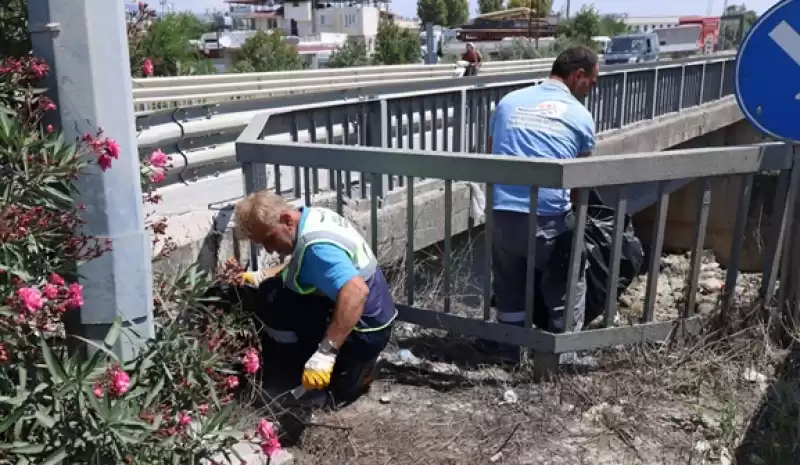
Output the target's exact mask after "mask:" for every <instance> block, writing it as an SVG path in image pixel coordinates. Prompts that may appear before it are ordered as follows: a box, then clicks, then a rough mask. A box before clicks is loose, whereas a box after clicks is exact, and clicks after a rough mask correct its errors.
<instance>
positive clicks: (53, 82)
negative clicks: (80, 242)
mask: <svg viewBox="0 0 800 465" xmlns="http://www.w3.org/2000/svg"><path fill="white" fill-rule="evenodd" d="M28 13H29V15H30V26H29V28H30V30H31V35H32V38H33V52H34V54H35V55H36V56H38V57H40V58H43V59H45V60H47V62H48V63H49V64H50V67H51V74H50V78H49V81H48V82H47V83H46V85H47V86H48V88H49V89H50V92H51V94H50V95H51V98H53V100H54V101H55V102H56V104H57V105H58V119H59V123H60V128H61V129H62V130H63V132H64V137H65V139H66V140H75V139H76V138H78V137H80V136H81V135H82V134H84V133H91V134H94V133H95V131H96V130H97V128H98V127H102V128H103V129H104V131H105V135H106V136H108V137H109V138H112V139H114V140H116V141H117V142H118V143H119V145H120V149H121V150H120V151H121V154H120V157H119V160H115V161H114V164H113V166H112V167H111V169H109V170H108V171H106V172H105V173H102V172H101V171H100V169H99V168H97V166H92V167H90V170H89V172H88V173H86V174H84V175H82V176H81V177H80V179H78V181H77V185H78V188H79V189H80V192H81V194H80V199H79V200H80V201H81V202H83V203H84V204H86V206H87V209H86V211H85V212H83V217H84V219H85V220H86V221H87V224H86V226H85V231H84V232H85V233H86V234H90V235H92V236H98V237H100V238H101V239H102V238H108V239H111V241H112V247H113V251H111V252H107V253H106V254H104V255H103V256H102V257H100V258H98V259H96V260H92V261H90V262H88V263H86V264H83V265H81V266H80V267H79V268H78V273H79V274H80V275H81V276H82V277H83V278H82V279H81V284H82V285H83V292H84V294H83V295H84V301H85V305H84V306H83V308H82V309H81V311H80V323H81V325H80V326H81V328H80V329H81V333H82V334H83V336H84V337H86V338H88V339H89V340H92V341H98V342H100V343H102V341H103V339H104V338H105V335H106V334H107V332H108V330H109V329H110V327H111V324H112V323H113V322H114V321H115V319H116V318H117V316H118V315H119V316H121V317H122V319H123V321H124V322H125V327H126V328H128V329H129V330H130V331H127V330H126V331H124V332H123V334H122V335H121V337H120V338H119V340H118V341H117V344H116V347H114V351H115V352H116V353H117V354H118V355H119V356H120V357H122V358H123V359H125V360H129V359H130V358H131V357H133V356H134V355H135V354H136V351H137V349H138V347H139V346H140V345H141V343H142V341H141V340H140V339H139V337H140V338H144V339H149V338H152V337H153V336H154V327H153V313H152V305H153V290H152V286H153V284H152V265H151V254H152V249H151V245H150V239H149V236H148V234H147V232H146V231H145V229H144V218H143V214H142V190H141V186H140V184H139V155H138V150H137V146H136V134H135V121H134V116H133V95H132V86H131V73H130V63H129V62H130V60H129V58H128V45H127V36H126V31H125V28H126V23H125V8H124V4H123V2H122V0H69V1H65V0H28ZM132 333H135V334H136V335H138V336H139V337H135V336H134V335H133V334H132Z"/></svg>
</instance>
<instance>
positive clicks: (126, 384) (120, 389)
mask: <svg viewBox="0 0 800 465" xmlns="http://www.w3.org/2000/svg"><path fill="white" fill-rule="evenodd" d="M108 378H109V384H110V390H111V394H113V395H115V396H117V397H120V396H122V395H123V394H125V393H126V392H128V389H129V388H130V387H131V378H130V376H128V374H127V373H125V372H124V371H122V370H120V369H119V368H112V369H111V371H110V372H109V373H108Z"/></svg>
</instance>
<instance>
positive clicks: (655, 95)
mask: <svg viewBox="0 0 800 465" xmlns="http://www.w3.org/2000/svg"><path fill="white" fill-rule="evenodd" d="M657 102H658V68H656V69H655V70H653V106H652V107H651V110H650V119H653V118H655V117H656V114H657V113H656V110H657V107H658V105H657Z"/></svg>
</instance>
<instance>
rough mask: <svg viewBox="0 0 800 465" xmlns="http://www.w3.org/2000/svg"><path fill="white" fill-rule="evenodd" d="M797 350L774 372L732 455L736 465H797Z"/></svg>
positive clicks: (799, 360) (799, 457)
mask: <svg viewBox="0 0 800 465" xmlns="http://www.w3.org/2000/svg"><path fill="white" fill-rule="evenodd" d="M798 449H800V348H795V349H794V350H792V351H790V352H789V354H788V355H787V356H786V358H785V359H784V361H783V363H781V364H780V365H779V366H778V367H777V368H776V370H775V379H774V381H773V382H772V384H770V386H769V387H768V388H767V390H766V393H765V394H764V398H763V399H762V401H761V405H760V406H759V408H758V410H757V411H756V412H755V414H754V415H753V416H752V417H751V420H750V423H749V424H748V425H747V428H746V430H745V432H744V436H743V438H742V441H741V445H740V446H739V447H738V448H737V450H736V453H735V456H736V457H735V463H737V464H739V465H794V464H797V463H799V462H800V450H798Z"/></svg>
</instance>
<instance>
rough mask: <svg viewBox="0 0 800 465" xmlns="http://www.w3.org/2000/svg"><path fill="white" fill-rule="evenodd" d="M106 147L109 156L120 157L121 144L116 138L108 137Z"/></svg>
mask: <svg viewBox="0 0 800 465" xmlns="http://www.w3.org/2000/svg"><path fill="white" fill-rule="evenodd" d="M105 149H106V153H107V154H108V156H109V157H111V158H113V159H114V160H116V159H118V158H119V144H118V143H117V141H115V140H114V139H108V138H106V140H105Z"/></svg>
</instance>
